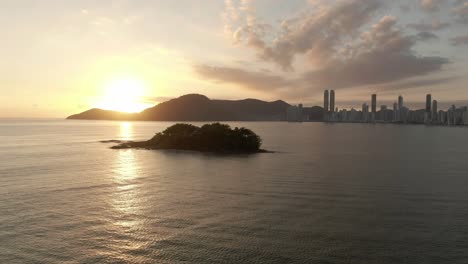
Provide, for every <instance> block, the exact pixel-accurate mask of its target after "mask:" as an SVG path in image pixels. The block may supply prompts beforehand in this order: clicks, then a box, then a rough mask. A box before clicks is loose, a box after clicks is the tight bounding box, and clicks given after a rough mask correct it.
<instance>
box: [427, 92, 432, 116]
mask: <svg viewBox="0 0 468 264" xmlns="http://www.w3.org/2000/svg"><path fill="white" fill-rule="evenodd" d="M431 104H432V95H431V94H428V95H426V112H427V113H431Z"/></svg>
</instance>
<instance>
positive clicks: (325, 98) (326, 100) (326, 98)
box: [323, 90, 330, 112]
mask: <svg viewBox="0 0 468 264" xmlns="http://www.w3.org/2000/svg"><path fill="white" fill-rule="evenodd" d="M329 102H330V99H329V96H328V90H325V92H324V93H323V110H324V111H325V112H328V109H329V105H328V103H329Z"/></svg>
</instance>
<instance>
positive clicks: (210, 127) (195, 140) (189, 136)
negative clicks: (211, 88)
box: [113, 123, 263, 153]
mask: <svg viewBox="0 0 468 264" xmlns="http://www.w3.org/2000/svg"><path fill="white" fill-rule="evenodd" d="M261 144H262V140H261V139H260V137H259V136H258V135H257V134H255V133H254V132H253V131H252V130H250V129H247V128H243V127H241V128H238V127H236V128H234V129H232V128H231V127H230V126H229V125H226V124H220V123H213V124H207V125H203V126H202V127H197V126H194V125H191V124H175V125H173V126H170V127H168V128H167V129H166V130H164V131H163V132H160V133H157V134H156V135H155V136H154V137H153V138H152V139H150V140H148V141H144V142H126V143H122V144H120V145H118V146H115V147H113V148H115V149H121V148H147V149H177V150H195V151H203V152H217V153H256V152H262V151H263V150H261V149H260V146H261Z"/></svg>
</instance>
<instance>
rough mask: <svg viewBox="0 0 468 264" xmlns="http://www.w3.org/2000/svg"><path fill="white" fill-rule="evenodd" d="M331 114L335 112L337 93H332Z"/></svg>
mask: <svg viewBox="0 0 468 264" xmlns="http://www.w3.org/2000/svg"><path fill="white" fill-rule="evenodd" d="M330 112H332V113H333V112H335V91H334V90H331V91H330Z"/></svg>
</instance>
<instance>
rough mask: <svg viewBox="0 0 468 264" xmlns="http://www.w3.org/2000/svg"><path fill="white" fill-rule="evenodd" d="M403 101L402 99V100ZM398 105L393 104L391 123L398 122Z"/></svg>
mask: <svg viewBox="0 0 468 264" xmlns="http://www.w3.org/2000/svg"><path fill="white" fill-rule="evenodd" d="M400 97H401V96H400ZM402 100H403V99H402ZM398 113H399V112H398V104H397V103H396V102H395V103H393V122H396V121H398V116H399V114H398Z"/></svg>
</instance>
